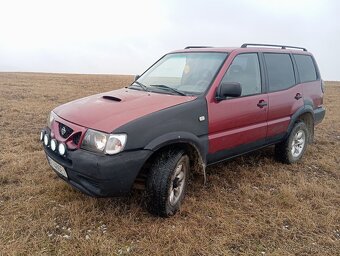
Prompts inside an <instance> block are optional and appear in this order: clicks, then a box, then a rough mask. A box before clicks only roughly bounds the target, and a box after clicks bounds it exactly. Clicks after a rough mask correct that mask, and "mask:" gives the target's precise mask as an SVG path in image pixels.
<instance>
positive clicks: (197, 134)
mask: <svg viewBox="0 0 340 256" xmlns="http://www.w3.org/2000/svg"><path fill="white" fill-rule="evenodd" d="M207 111H208V108H207V102H206V99H205V98H204V97H199V98H197V99H195V100H192V101H188V102H185V103H182V104H179V105H176V106H173V107H170V108H166V109H163V110H160V111H158V112H155V113H152V114H149V115H147V116H143V117H141V118H138V119H136V120H134V121H131V122H129V123H127V124H125V125H123V126H121V127H119V128H117V129H116V130H114V131H113V133H127V134H128V139H127V144H126V146H125V150H127V151H128V150H136V149H143V148H145V149H150V150H155V149H157V148H159V147H161V146H164V145H166V144H171V143H175V142H190V143H192V144H194V145H195V146H196V147H198V149H199V150H200V153H201V155H202V157H204V155H206V154H207V152H208V137H207V135H208V112H207Z"/></svg>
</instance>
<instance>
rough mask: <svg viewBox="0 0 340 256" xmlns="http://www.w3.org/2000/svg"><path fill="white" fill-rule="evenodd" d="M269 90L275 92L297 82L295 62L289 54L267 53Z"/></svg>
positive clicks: (265, 55) (265, 56)
mask: <svg viewBox="0 0 340 256" xmlns="http://www.w3.org/2000/svg"><path fill="white" fill-rule="evenodd" d="M264 58H265V61H266V65H267V71H268V79H269V91H271V92H275V91H280V90H284V89H287V88H289V87H291V86H292V85H294V84H295V75H294V69H293V63H292V60H291V58H290V56H289V54H282V53H265V54H264Z"/></svg>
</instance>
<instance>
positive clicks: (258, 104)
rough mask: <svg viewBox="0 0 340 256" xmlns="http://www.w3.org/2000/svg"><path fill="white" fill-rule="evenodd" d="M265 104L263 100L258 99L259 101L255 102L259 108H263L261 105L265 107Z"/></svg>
mask: <svg viewBox="0 0 340 256" xmlns="http://www.w3.org/2000/svg"><path fill="white" fill-rule="evenodd" d="M267 105H268V103H267V102H265V101H264V100H260V101H259V103H257V106H258V107H259V108H263V107H265V106H267Z"/></svg>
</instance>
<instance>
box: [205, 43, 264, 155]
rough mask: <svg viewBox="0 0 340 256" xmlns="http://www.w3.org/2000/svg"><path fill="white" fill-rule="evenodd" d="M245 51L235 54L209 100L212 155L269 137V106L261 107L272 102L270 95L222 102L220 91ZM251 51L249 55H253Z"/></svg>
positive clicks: (225, 65) (222, 72) (227, 62)
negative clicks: (219, 95)
mask: <svg viewBox="0 0 340 256" xmlns="http://www.w3.org/2000/svg"><path fill="white" fill-rule="evenodd" d="M241 51H242V52H243V51H244V50H243V49H242V50H240V51H233V52H231V53H230V54H229V57H228V59H227V61H226V62H225V64H224V65H223V67H222V68H221V71H220V72H219V74H218V75H217V77H216V79H215V81H214V83H213V85H212V87H211V88H210V90H209V92H208V94H207V96H206V99H207V102H208V115H209V153H210V154H211V153H215V152H217V151H220V150H224V149H230V148H233V147H236V146H239V145H242V144H247V143H251V142H254V141H258V140H261V139H265V138H266V133H267V111H268V108H267V107H263V108H259V107H258V106H257V104H258V103H259V101H261V100H264V101H266V102H268V96H267V94H261V95H254V96H247V97H241V98H234V99H229V100H223V101H220V102H218V101H217V100H216V99H215V95H216V90H217V88H218V86H219V84H220V82H221V80H222V78H223V76H224V74H225V72H226V71H227V69H228V68H229V66H230V64H231V62H232V61H233V59H234V57H235V56H236V55H237V54H238V53H239V52H241ZM253 51H254V50H252V51H249V50H248V52H253Z"/></svg>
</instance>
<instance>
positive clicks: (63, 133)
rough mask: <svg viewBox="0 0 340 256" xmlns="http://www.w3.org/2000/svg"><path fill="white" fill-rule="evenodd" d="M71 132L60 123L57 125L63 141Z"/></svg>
mask: <svg viewBox="0 0 340 256" xmlns="http://www.w3.org/2000/svg"><path fill="white" fill-rule="evenodd" d="M72 132H73V130H72V129H71V128H70V127H68V126H66V125H64V124H62V123H59V134H60V136H61V137H63V138H64V139H67V138H68V137H69V136H70V135H71V134H72Z"/></svg>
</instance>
